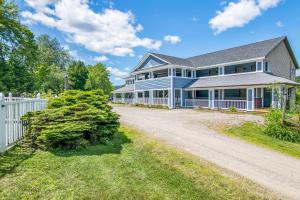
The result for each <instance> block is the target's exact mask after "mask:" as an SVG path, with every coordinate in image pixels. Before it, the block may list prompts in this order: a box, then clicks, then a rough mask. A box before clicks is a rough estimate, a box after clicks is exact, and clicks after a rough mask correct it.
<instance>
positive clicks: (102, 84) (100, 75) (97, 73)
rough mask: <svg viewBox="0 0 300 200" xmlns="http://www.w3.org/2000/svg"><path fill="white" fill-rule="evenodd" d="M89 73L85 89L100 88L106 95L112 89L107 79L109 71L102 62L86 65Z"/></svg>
mask: <svg viewBox="0 0 300 200" xmlns="http://www.w3.org/2000/svg"><path fill="white" fill-rule="evenodd" d="M88 70H89V74H88V79H87V82H86V89H87V90H94V89H102V90H103V92H104V93H105V94H107V95H109V94H110V93H111V91H112V90H113V86H112V83H111V82H110V80H109V73H108V71H107V70H106V67H105V65H104V64H102V63H98V64H96V65H94V66H90V67H88Z"/></svg>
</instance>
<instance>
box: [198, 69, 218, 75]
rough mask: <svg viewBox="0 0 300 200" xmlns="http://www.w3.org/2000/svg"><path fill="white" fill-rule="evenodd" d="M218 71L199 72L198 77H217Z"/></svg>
mask: <svg viewBox="0 0 300 200" xmlns="http://www.w3.org/2000/svg"><path fill="white" fill-rule="evenodd" d="M218 70H219V69H218V68H211V69H202V70H197V71H196V77H206V76H217V75H218Z"/></svg>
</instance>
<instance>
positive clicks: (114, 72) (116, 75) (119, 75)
mask: <svg viewBox="0 0 300 200" xmlns="http://www.w3.org/2000/svg"><path fill="white" fill-rule="evenodd" d="M107 71H108V72H109V73H110V74H111V75H112V76H113V77H114V78H115V79H116V80H120V79H122V78H125V77H127V76H129V73H128V72H127V71H122V70H120V69H118V68H116V67H107Z"/></svg>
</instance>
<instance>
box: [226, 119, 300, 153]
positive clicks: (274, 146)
mask: <svg viewBox="0 0 300 200" xmlns="http://www.w3.org/2000/svg"><path fill="white" fill-rule="evenodd" d="M222 132H223V133H225V134H227V135H229V136H233V137H236V138H240V139H242V140H244V141H246V142H249V143H252V144H256V145H258V146H261V147H265V148H268V149H271V150H274V151H277V152H280V153H283V154H286V155H289V156H293V157H296V158H300V144H299V143H291V142H286V141H282V140H278V139H275V138H272V137H270V136H268V135H265V134H264V133H263V127H262V125H257V124H256V123H254V122H245V123H244V124H242V125H240V126H235V127H231V128H225V129H223V131H222Z"/></svg>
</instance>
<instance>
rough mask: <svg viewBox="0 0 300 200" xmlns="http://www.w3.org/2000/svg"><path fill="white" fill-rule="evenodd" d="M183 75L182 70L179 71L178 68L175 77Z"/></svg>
mask: <svg viewBox="0 0 300 200" xmlns="http://www.w3.org/2000/svg"><path fill="white" fill-rule="evenodd" d="M181 75H182V70H181V69H179V68H177V69H176V70H175V76H181Z"/></svg>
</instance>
